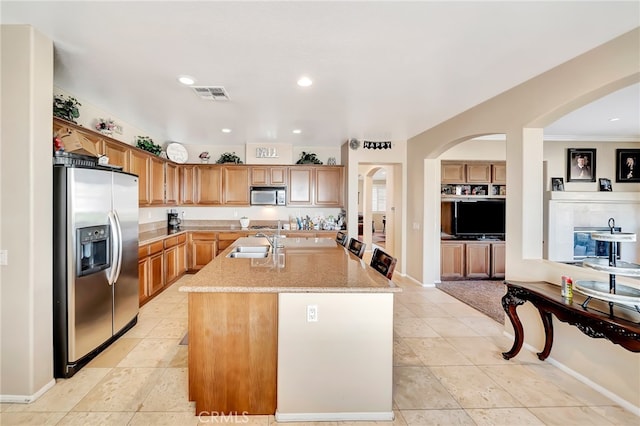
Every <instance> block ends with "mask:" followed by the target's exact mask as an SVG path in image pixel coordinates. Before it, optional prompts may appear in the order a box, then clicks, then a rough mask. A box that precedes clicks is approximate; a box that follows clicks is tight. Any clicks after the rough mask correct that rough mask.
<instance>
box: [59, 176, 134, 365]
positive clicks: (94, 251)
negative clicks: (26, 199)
mask: <svg viewBox="0 0 640 426" xmlns="http://www.w3.org/2000/svg"><path fill="white" fill-rule="evenodd" d="M53 184H54V191H53V192H54V206H53V207H54V213H53V219H54V223H53V255H54V262H53V265H54V266H53V312H54V318H53V342H54V375H55V377H71V376H73V375H74V374H75V373H76V372H77V371H78V370H79V369H80V368H82V367H83V366H84V365H85V364H86V363H87V362H89V361H90V360H91V359H93V358H94V357H95V356H96V355H98V354H99V353H100V352H101V351H102V350H104V349H105V348H106V347H107V346H109V345H110V344H111V343H113V342H114V341H115V340H116V339H117V338H118V337H120V336H121V335H122V334H124V333H125V332H126V331H127V330H129V329H130V328H131V327H133V326H134V325H135V324H136V322H137V320H138V177H137V176H135V175H131V174H128V173H123V172H121V171H115V170H111V169H109V168H107V167H104V166H102V167H101V166H93V167H79V166H72V165H54V166H53Z"/></svg>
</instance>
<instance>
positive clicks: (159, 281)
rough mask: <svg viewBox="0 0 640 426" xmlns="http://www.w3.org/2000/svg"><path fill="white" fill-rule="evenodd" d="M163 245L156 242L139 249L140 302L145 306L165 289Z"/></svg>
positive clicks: (160, 242)
mask: <svg viewBox="0 0 640 426" xmlns="http://www.w3.org/2000/svg"><path fill="white" fill-rule="evenodd" d="M163 251H164V250H163V243H162V241H156V242H153V243H149V244H145V245H142V246H140V247H138V300H139V302H140V305H143V304H144V303H145V302H147V300H148V299H149V298H150V297H151V296H153V295H154V294H155V293H157V292H158V291H159V290H161V289H162V288H163V287H164V283H165V277H164V257H163Z"/></svg>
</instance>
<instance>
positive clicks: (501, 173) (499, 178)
mask: <svg viewBox="0 0 640 426" xmlns="http://www.w3.org/2000/svg"><path fill="white" fill-rule="evenodd" d="M491 182H492V183H499V184H506V183H507V165H506V164H505V163H496V164H493V165H492V166H491Z"/></svg>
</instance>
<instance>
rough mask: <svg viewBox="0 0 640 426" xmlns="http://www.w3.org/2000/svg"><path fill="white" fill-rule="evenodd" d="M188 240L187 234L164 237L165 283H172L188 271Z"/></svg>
mask: <svg viewBox="0 0 640 426" xmlns="http://www.w3.org/2000/svg"><path fill="white" fill-rule="evenodd" d="M186 242H187V235H186V234H180V235H176V236H173V237H168V238H165V239H164V268H165V285H170V284H172V283H173V282H174V281H176V280H177V279H178V278H180V277H181V276H182V274H184V273H185V272H186V268H185V265H186V260H185V255H186Z"/></svg>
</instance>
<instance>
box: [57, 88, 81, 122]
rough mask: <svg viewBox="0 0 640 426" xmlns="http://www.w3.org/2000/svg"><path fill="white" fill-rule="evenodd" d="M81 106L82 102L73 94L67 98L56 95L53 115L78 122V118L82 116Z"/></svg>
mask: <svg viewBox="0 0 640 426" xmlns="http://www.w3.org/2000/svg"><path fill="white" fill-rule="evenodd" d="M79 106H82V104H81V103H80V102H78V100H77V99H76V98H74V97H72V96H69V97H67V98H66V99H65V97H64V96H62V95H55V96H54V97H53V116H54V117H58V118H62V119H63V120H67V121H70V122H72V123H75V124H77V123H76V118H78V117H80V110H79V109H78V107H79Z"/></svg>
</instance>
